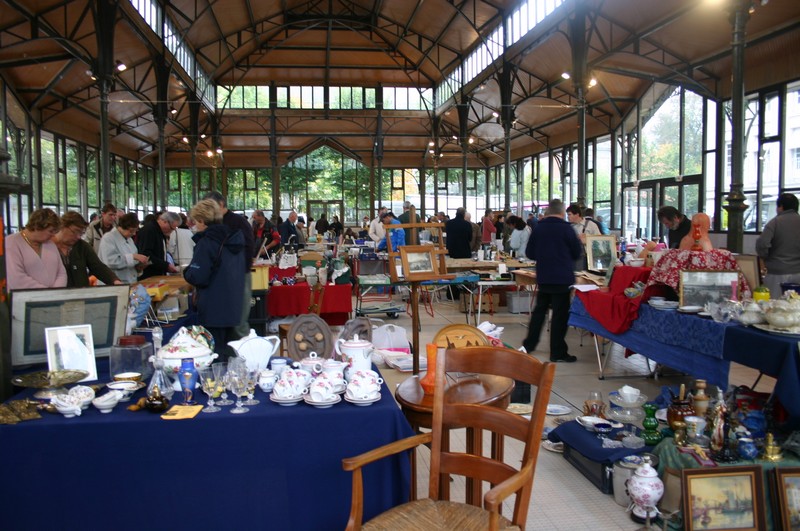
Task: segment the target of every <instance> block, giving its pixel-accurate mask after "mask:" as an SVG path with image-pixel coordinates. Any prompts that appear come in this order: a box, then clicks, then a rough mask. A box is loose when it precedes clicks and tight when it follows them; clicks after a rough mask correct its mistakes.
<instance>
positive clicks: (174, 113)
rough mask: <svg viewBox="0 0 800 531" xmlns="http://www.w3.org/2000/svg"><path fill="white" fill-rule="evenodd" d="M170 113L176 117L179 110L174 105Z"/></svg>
mask: <svg viewBox="0 0 800 531" xmlns="http://www.w3.org/2000/svg"><path fill="white" fill-rule="evenodd" d="M169 113H170V114H171V115H173V116H175V115H176V114H178V109H176V108H175V106H174V105H173V106H172V107H170V108H169Z"/></svg>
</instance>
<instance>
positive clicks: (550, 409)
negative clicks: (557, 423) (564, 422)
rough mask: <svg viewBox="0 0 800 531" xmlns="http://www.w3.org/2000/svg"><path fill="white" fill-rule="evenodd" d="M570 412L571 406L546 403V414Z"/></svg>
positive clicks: (565, 413)
mask: <svg viewBox="0 0 800 531" xmlns="http://www.w3.org/2000/svg"><path fill="white" fill-rule="evenodd" d="M570 413H572V408H571V407H568V406H562V405H561V404H547V414H548V415H569V414H570Z"/></svg>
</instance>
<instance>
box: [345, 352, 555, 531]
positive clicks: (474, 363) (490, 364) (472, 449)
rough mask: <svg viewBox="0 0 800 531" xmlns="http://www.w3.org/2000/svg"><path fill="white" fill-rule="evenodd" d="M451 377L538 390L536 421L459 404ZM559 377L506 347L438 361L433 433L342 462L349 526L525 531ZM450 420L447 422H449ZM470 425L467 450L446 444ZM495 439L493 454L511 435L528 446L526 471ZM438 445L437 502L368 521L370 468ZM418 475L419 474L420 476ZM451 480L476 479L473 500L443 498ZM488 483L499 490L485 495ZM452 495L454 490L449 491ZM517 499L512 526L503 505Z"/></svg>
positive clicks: (432, 482) (432, 480)
mask: <svg viewBox="0 0 800 531" xmlns="http://www.w3.org/2000/svg"><path fill="white" fill-rule="evenodd" d="M447 373H462V374H475V373H478V374H492V375H497V376H503V377H507V378H514V379H517V380H521V381H523V382H526V383H529V384H531V385H532V386H535V388H536V398H535V400H534V402H533V412H532V414H531V418H530V420H529V419H526V418H525V417H523V416H519V415H515V414H513V413H511V412H509V411H506V410H503V409H499V408H496V407H492V406H487V405H480V404H469V403H463V402H461V403H459V402H458V398H457V396H454V395H453V394H452V393H450V394H449V393H448V390H447V384H448V380H449V379H450V378H451V376H449V375H448V374H447ZM554 375H555V364H553V363H549V362H546V363H544V362H541V361H539V360H537V359H536V358H534V357H533V356H529V355H527V354H525V353H523V352H520V351H517V350H512V349H507V348H501V347H464V348H451V349H448V350H446V351H445V352H444V355H440V356H438V357H437V360H436V387H435V392H434V399H433V403H434V406H433V429H432V431H431V432H428V433H422V434H419V435H415V436H413V437H409V438H406V439H402V440H399V441H396V442H394V443H391V444H388V445H386V446H383V447H381V448H378V449H375V450H372V451H370V452H367V453H364V454H362V455H360V456H357V457H351V458H347V459H344V460H343V461H342V466H343V467H344V469H345V470H347V471H352V472H353V495H352V501H351V507H350V520H349V521H348V524H347V529H352V530H358V529H361V528H362V526H363V528H364V529H392V530H400V529H415V530H416V529H425V530H434V529H459V530H471V529H476V530H477V529H480V530H484V529H490V530H495V529H524V527H525V522H526V519H527V516H528V508H529V505H530V500H531V492H532V490H533V476H534V472H535V470H536V460H537V457H538V455H539V441H540V439H541V434H542V428H543V426H544V420H545V415H546V413H547V402H548V400H549V398H550V390H551V387H552V385H553V376H554ZM444 419H447V423H446V425H445V422H444ZM456 428H466V429H467V432H466V433H467V435H466V442H467V444H466V446H467V448H466V451H460V449H459V451H455V450H451V449H449V448H445V447H443V444H442V439H443V437H442V435H443V434H444V433H445V432H444V430H452V429H456ZM485 432H488V433H489V434H491V441H492V455H495V452H494V450H495V446H496V445H502V444H504V443H505V439H506V438H508V437H510V438H513V439H516V440H518V441H520V442H521V443H523V444H524V446H525V448H524V450H523V451H522V452H521V455H522V456H523V457H522V462H521V463H520V465H519V467H518V468H517V467H516V466H512V465H511V464H509V463H506V462H502V461H498V460H494V459H492V458H490V457H487V456H486V455H485V452H484V433H485ZM427 443H430V446H431V454H430V476H429V492H428V495H429V498H428V499H423V500H416V501H412V502H409V503H405V504H403V505H400V506H397V507H394V508H393V509H390V510H389V511H387V512H385V513H383V514H381V515H378V516H377V517H375V518H374V519H372V520H371V521H369V522H368V523H367V524H366V525H363V524H362V518H363V510H364V493H363V492H362V487H363V484H362V476H361V469H362V467H364V466H366V465H368V464H369V463H372V462H374V461H377V460H378V459H382V458H384V457H387V456H390V455H395V454H398V453H400V452H403V451H414V449H415V448H416V447H417V446H419V445H420V444H427ZM415 472H416V471H413V470H412V473H415ZM450 475H458V476H464V477H465V478H467V480H468V482H469V480H472V483H473V488H470V487H469V483H468V485H467V489H466V500H465V501H466V503H457V502H455V501H450V500H443V499H441V497H440V485H442V484H444V483H445V482H449V477H450ZM484 482H486V483H488V484H489V485H491V486H492V488H491V489H490V490H488V491H487V492H486V493H485V494H484V493H483V485H484ZM445 490H446V489H445ZM512 494H513V495H516V497H515V500H514V509H513V514H512V515H511V519H510V521H509V520H508V519H506V518H505V517H503V516H502V515H501V514H500V513H501V510H502V506H503V502H504V500H506V499H507V498H509V497H510V496H511V495H512Z"/></svg>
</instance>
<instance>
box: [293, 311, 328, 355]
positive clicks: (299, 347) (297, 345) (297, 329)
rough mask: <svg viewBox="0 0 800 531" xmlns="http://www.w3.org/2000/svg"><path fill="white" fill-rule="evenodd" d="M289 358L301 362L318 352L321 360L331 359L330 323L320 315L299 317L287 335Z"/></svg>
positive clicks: (308, 314)
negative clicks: (310, 354) (312, 353)
mask: <svg viewBox="0 0 800 531" xmlns="http://www.w3.org/2000/svg"><path fill="white" fill-rule="evenodd" d="M286 343H287V348H288V350H289V356H290V357H291V358H292V359H293V360H295V361H300V360H301V359H303V358H306V357H308V355H309V353H311V352H316V353H317V354H318V355H319V357H320V358H329V357H330V356H331V354H332V353H333V343H334V341H333V334H332V333H331V328H330V326H328V323H326V322H325V321H323V320H322V319H321V318H320V317H319V316H318V315H314V314H310V313H307V314H303V315H298V316H297V317H296V318H295V320H294V321H292V324H291V325H290V326H289V332H288V333H287V335H286Z"/></svg>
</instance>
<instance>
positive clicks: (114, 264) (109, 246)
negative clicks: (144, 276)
mask: <svg viewBox="0 0 800 531" xmlns="http://www.w3.org/2000/svg"><path fill="white" fill-rule="evenodd" d="M138 230H139V218H138V217H137V216H136V214H134V213H133V212H130V213H128V214H125V215H123V216H122V217H120V218H119V219H118V220H117V226H116V228H115V229H114V230H112V231H110V232H106V233H105V234H104V235H103V238H102V239H101V240H100V252H98V253H97V256H98V257H99V258H100V261H102V262H103V263H104V264H106V265H107V266H108V267H109V268H110V269H111V270H112V271H113V272H114V273H115V274H116V275H117V277H118V278H119V279H120V280H121V281H122V282H124V283H126V284H133V283H134V282H136V280H137V278H138V276H139V271H141V270H142V269H144V266H145V265H146V264H147V257H146V256H145V255H143V254H141V253H139V251H138V249H136V244H135V243H134V242H133V237H134V236H135V235H136V232H137V231H138Z"/></svg>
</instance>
